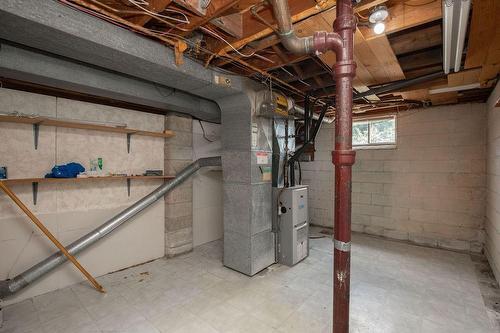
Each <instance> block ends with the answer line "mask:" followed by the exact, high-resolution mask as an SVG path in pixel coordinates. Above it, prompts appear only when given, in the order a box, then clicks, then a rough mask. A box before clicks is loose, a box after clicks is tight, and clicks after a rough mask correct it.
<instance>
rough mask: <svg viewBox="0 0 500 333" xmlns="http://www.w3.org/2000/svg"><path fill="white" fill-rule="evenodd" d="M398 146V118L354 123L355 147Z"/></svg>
mask: <svg viewBox="0 0 500 333" xmlns="http://www.w3.org/2000/svg"><path fill="white" fill-rule="evenodd" d="M395 144H396V117H394V116H392V117H389V118H382V119H381V118H378V119H367V120H359V121H353V122H352V145H353V146H383V145H390V146H393V145H395Z"/></svg>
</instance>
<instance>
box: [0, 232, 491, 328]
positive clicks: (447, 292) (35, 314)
mask: <svg viewBox="0 0 500 333" xmlns="http://www.w3.org/2000/svg"><path fill="white" fill-rule="evenodd" d="M221 257H222V244H221V242H213V243H209V244H206V245H203V246H201V247H198V248H196V249H195V250H194V251H193V252H192V253H189V254H187V255H183V256H181V257H177V258H174V259H169V260H165V259H159V260H155V261H153V262H150V263H147V264H144V265H141V266H137V267H133V268H130V269H127V270H125V271H121V272H117V273H113V274H108V275H106V276H103V277H101V278H99V280H100V282H101V283H102V284H103V285H104V286H105V288H106V289H107V291H108V293H107V294H106V295H101V294H98V293H97V292H95V291H94V290H93V289H92V288H91V287H90V286H89V285H88V284H87V283H86V282H84V283H81V284H78V285H74V286H72V287H68V288H65V289H62V290H58V291H54V292H51V293H48V294H45V295H41V296H38V297H35V298H32V299H29V300H26V301H23V302H21V303H18V304H15V305H11V306H8V307H7V308H5V309H4V325H3V328H1V329H0V332H1V333H7V332H9V333H13V332H16V333H17V332H26V333H28V332H44V333H49V332H50V333H56V332H72V333H79V332H130V333H132V332H133V333H149V332H151V333H153V332H154V333H158V332H164V333H165V332H169V333H183V332H186V333H193V332H194V333H226V332H227V333H228V332H259V333H266V332H274V333H278V332H308V333H312V332H331V312H332V298H331V294H332V281H331V277H332V242H331V240H330V238H321V239H315V240H311V251H310V256H309V257H308V258H307V259H306V260H304V261H303V262H302V263H300V264H298V265H296V266H295V267H292V268H289V267H285V266H280V265H275V266H273V267H271V268H269V269H268V270H266V271H264V272H262V273H261V274H259V275H257V276H254V277H252V278H249V277H246V276H244V275H242V274H239V273H236V272H234V271H232V270H230V269H227V268H224V267H223V266H222V264H221ZM493 326H494V324H493V321H490V320H489V317H488V315H487V310H486V308H485V306H484V303H483V299H482V296H481V292H480V289H479V284H478V280H477V278H476V274H475V268H474V264H473V262H472V260H471V257H470V256H469V255H465V254H459V253H454V252H449V251H444V250H438V249H430V248H425V247H418V246H412V245H408V244H404V243H398V242H392V241H387V240H381V239H377V238H372V237H369V236H364V235H355V236H354V238H353V248H352V296H351V332H398V333H403V332H440V333H443V332H453V333H458V332H478V333H479V332H498V328H494V327H493Z"/></svg>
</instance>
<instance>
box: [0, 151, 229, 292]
mask: <svg viewBox="0 0 500 333" xmlns="http://www.w3.org/2000/svg"><path fill="white" fill-rule="evenodd" d="M220 165H221V157H220V156H217V157H207V158H200V159H198V160H196V161H194V162H193V163H191V164H190V165H188V166H187V167H185V168H184V169H182V171H181V172H179V173H178V174H177V175H176V177H175V178H174V179H172V180H171V181H169V182H168V183H165V184H163V185H161V186H160V187H158V188H157V189H156V190H154V191H153V192H151V193H150V194H148V195H147V196H145V197H144V198H142V199H141V200H139V201H137V202H136V203H135V204H133V205H132V206H130V207H128V208H127V209H125V210H123V211H122V212H120V213H118V214H117V215H115V216H114V217H112V218H111V219H109V220H108V221H107V222H105V223H104V224H102V225H101V226H99V227H98V228H97V229H94V230H93V231H91V232H89V233H88V234H86V235H85V236H83V237H81V238H79V239H78V240H76V241H74V242H73V243H71V244H70V245H68V246H67V247H66V249H67V250H68V252H69V253H71V254H72V255H76V254H77V253H79V252H81V251H83V250H85V249H86V248H88V247H89V246H91V245H92V244H94V243H96V242H97V241H99V240H100V239H102V238H103V237H105V236H106V235H108V234H109V233H111V232H112V231H113V230H115V229H117V228H118V227H119V226H121V225H123V224H124V223H125V222H127V221H128V220H130V219H131V218H132V217H134V216H135V215H137V214H138V213H140V212H142V211H143V210H144V209H146V208H148V207H149V206H151V205H152V204H153V203H155V202H156V201H158V200H159V199H160V198H162V197H163V196H164V195H165V194H167V193H168V192H170V191H171V190H173V189H174V188H176V187H177V186H178V185H180V184H182V183H183V182H184V181H185V180H186V179H187V178H189V176H191V175H192V174H194V173H195V172H196V171H198V170H199V169H200V168H202V167H207V166H220ZM66 260H67V258H66V257H65V256H64V254H62V253H61V251H59V252H56V253H54V254H53V255H51V256H50V257H48V258H47V259H45V260H43V261H41V262H39V263H38V264H36V265H35V266H33V267H31V268H29V269H28V270H26V271H24V272H23V273H21V274H19V275H18V276H16V277H14V278H13V279H12V280H4V281H0V299H1V298H5V297H7V296H11V295H13V294H15V293H16V292H18V291H19V290H21V289H23V288H24V287H26V286H28V285H29V284H31V283H33V282H34V281H36V280H38V279H39V278H40V277H42V276H43V275H45V274H47V273H49V272H50V271H52V270H53V269H55V268H56V267H58V266H60V265H61V264H62V263H64V262H65V261H66Z"/></svg>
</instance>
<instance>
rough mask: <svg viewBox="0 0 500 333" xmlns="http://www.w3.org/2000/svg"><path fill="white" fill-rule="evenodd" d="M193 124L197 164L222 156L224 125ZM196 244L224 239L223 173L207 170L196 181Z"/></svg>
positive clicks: (194, 224) (194, 217) (194, 230)
mask: <svg viewBox="0 0 500 333" xmlns="http://www.w3.org/2000/svg"><path fill="white" fill-rule="evenodd" d="M202 124H203V129H204V130H205V136H206V138H205V137H203V130H202V127H201V125H200V122H199V121H197V120H193V161H194V160H197V159H199V158H201V157H211V156H220V155H221V153H222V151H221V140H220V137H221V135H220V130H221V125H220V124H213V123H208V122H202ZM210 141H212V142H210ZM193 188H194V189H196V190H195V191H193V243H194V246H198V245H201V244H204V243H208V242H211V241H214V240H217V239H221V238H222V237H223V229H224V227H223V223H222V219H223V211H222V171H221V170H220V168H219V170H217V169H215V168H204V169H201V170H200V171H198V173H197V174H196V175H195V176H194V177H193Z"/></svg>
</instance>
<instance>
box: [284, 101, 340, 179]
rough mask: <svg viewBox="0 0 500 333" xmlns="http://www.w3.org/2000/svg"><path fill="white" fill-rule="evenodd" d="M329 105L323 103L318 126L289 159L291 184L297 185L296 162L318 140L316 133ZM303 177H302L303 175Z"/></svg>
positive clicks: (317, 122)
mask: <svg viewBox="0 0 500 333" xmlns="http://www.w3.org/2000/svg"><path fill="white" fill-rule="evenodd" d="M329 106H330V105H329V104H325V105H323V108H322V109H321V113H320V115H319V117H318V120H317V121H316V126H314V129H313V130H312V133H311V136H310V137H309V139H308V140H307V141H304V144H303V145H302V147H300V148H299V149H298V150H297V151H295V153H294V154H293V155H292V157H290V159H289V160H288V167H289V170H290V173H289V175H290V177H289V178H290V186H295V162H296V161H298V159H299V157H300V156H301V155H302V154H303V153H304V151H305V150H306V148H307V147H308V146H309V145H310V144H311V143H312V142H314V140H316V135H317V134H318V132H319V129H320V127H321V124H322V123H323V118H324V117H325V114H326V110H328V107H329ZM305 111H306V112H305V113H306V114H307V109H305ZM306 118H307V116H306ZM301 178H302V176H301ZM285 187H288V186H285Z"/></svg>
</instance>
